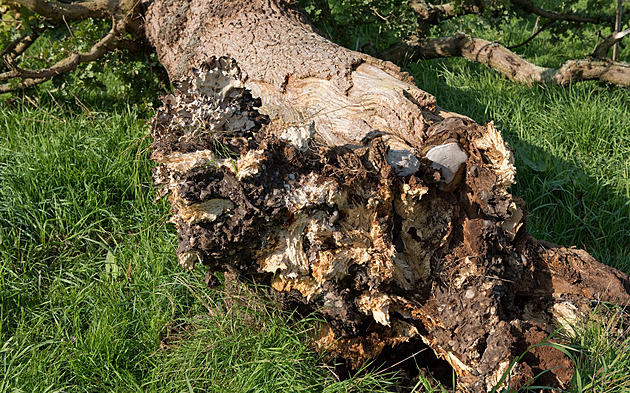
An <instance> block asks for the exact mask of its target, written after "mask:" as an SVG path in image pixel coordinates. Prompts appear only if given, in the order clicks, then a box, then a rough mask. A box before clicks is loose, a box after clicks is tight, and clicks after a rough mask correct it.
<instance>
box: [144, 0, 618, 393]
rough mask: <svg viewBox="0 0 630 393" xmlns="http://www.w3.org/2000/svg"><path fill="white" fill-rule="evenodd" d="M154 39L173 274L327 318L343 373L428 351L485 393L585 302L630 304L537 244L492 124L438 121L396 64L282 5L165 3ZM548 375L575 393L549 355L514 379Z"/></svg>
mask: <svg viewBox="0 0 630 393" xmlns="http://www.w3.org/2000/svg"><path fill="white" fill-rule="evenodd" d="M175 15H177V17H175ZM147 27H148V29H147V33H148V35H149V37H150V39H151V40H152V42H153V44H154V45H155V46H156V49H157V52H158V55H159V56H160V60H161V62H162V63H163V64H164V65H165V67H166V68H167V70H168V72H169V75H170V76H171V78H172V79H173V80H179V82H178V83H177V84H176V87H177V91H176V92H175V93H174V94H173V95H169V96H167V97H166V98H165V99H164V106H163V108H162V109H161V110H160V111H159V113H158V114H157V115H156V117H155V119H154V121H153V124H152V134H153V137H154V138H155V142H154V145H153V149H154V152H153V159H154V160H156V161H157V162H158V163H160V166H158V167H157V168H156V172H155V181H156V183H157V184H160V185H161V186H162V187H163V191H162V192H161V195H167V194H168V195H169V198H170V201H171V204H172V206H173V210H174V212H175V214H174V216H173V218H172V221H173V222H174V223H175V225H176V226H177V229H178V251H177V252H178V257H179V260H180V263H181V264H182V265H183V266H184V267H186V268H192V267H193V266H194V265H195V264H196V263H198V262H201V263H203V264H204V265H206V266H208V267H209V269H211V270H215V271H216V270H219V271H229V272H231V273H237V274H240V275H246V276H253V277H256V278H257V279H259V280H263V281H265V282H267V283H269V285H271V287H273V288H274V289H275V290H276V291H277V293H278V296H279V298H280V300H281V301H282V302H283V303H284V304H287V305H300V306H301V307H303V308H304V307H305V308H307V309H309V310H313V311H319V312H320V313H321V314H322V315H323V316H324V317H325V318H326V320H327V322H328V325H327V326H325V327H324V329H323V330H322V336H321V338H320V341H319V345H320V347H321V348H323V349H325V350H326V351H328V352H329V353H330V354H332V355H334V356H339V357H341V358H344V359H346V360H347V362H348V364H349V365H351V366H353V367H357V366H358V365H360V364H361V363H362V362H363V361H365V360H367V359H369V358H373V357H375V356H378V354H379V353H381V352H382V351H383V350H384V349H385V348H387V347H391V346H396V345H399V344H400V343H403V342H406V341H408V340H410V339H418V338H420V339H421V340H423V341H424V342H425V343H426V344H427V345H428V346H429V347H430V348H431V349H432V350H433V352H434V353H435V354H436V355H437V356H438V357H440V358H442V359H444V360H446V361H447V362H449V363H450V364H451V366H452V367H453V369H454V370H455V372H456V374H457V377H458V389H460V390H462V391H475V392H483V391H487V390H489V389H491V388H492V387H493V386H494V385H495V384H497V383H498V381H499V380H500V378H501V376H502V375H503V373H505V372H506V370H507V368H508V366H509V364H510V361H511V360H512V359H514V357H515V356H518V355H520V354H521V353H522V352H523V351H524V350H525V349H526V348H527V347H528V346H530V345H532V344H536V343H537V342H539V341H540V340H541V339H542V338H544V337H546V335H547V333H548V332H550V331H551V330H554V329H555V327H556V326H558V324H562V323H563V321H567V320H570V319H571V318H575V317H576V316H577V315H578V314H579V313H580V312H583V311H587V310H588V301H589V300H590V299H593V298H596V297H598V298H600V299H602V300H609V301H614V302H617V303H626V302H628V300H630V296H629V293H630V285H629V283H628V278H627V276H625V275H624V274H622V273H620V272H618V271H615V270H614V269H612V268H609V267H606V266H604V265H601V264H599V263H598V262H596V261H595V260H593V259H592V258H591V257H590V256H589V255H588V254H587V253H585V252H583V251H579V250H574V249H567V248H563V247H560V246H555V245H550V244H548V243H543V242H539V241H537V240H535V239H533V238H532V237H531V236H530V235H529V234H528V233H527V230H526V213H525V208H524V204H523V202H522V200H521V199H519V198H518V197H515V196H512V195H511V194H510V193H509V191H508V189H509V186H510V185H511V184H512V183H513V182H514V173H515V169H514V165H513V157H512V152H511V151H510V149H509V147H508V146H507V145H506V143H505V142H504V141H503V139H502V137H501V134H500V132H499V131H498V130H497V129H496V128H495V127H494V125H493V124H492V123H490V124H487V125H479V124H476V123H475V122H473V121H472V120H470V119H468V118H466V117H465V116H461V115H457V114H453V113H449V112H446V111H444V110H443V109H441V108H440V107H438V106H437V105H436V102H435V99H434V98H433V97H432V96H431V95H429V94H427V93H426V92H423V91H422V90H420V89H418V88H417V87H416V86H415V85H414V84H413V80H412V79H411V78H410V77H409V76H408V75H407V74H405V73H403V72H401V71H400V70H399V69H398V68H397V67H396V66H394V65H393V64H391V63H387V62H383V61H380V60H377V59H374V58H371V57H369V56H366V55H363V54H359V53H355V52H352V51H349V50H347V49H344V48H341V47H338V46H336V45H335V44H332V43H330V42H329V41H327V40H325V39H324V38H323V37H321V36H319V35H318V34H317V33H316V32H315V31H314V30H313V29H312V28H311V27H310V26H309V25H308V24H306V23H305V22H304V20H303V19H302V18H301V16H300V15H299V14H298V13H296V12H294V11H293V10H291V9H288V8H287V7H286V5H285V4H283V3H276V2H275V1H270V2H263V1H260V2H258V1H254V2H250V1H230V2H221V3H220V4H219V3H218V2H208V1H202V0H192V1H190V2H186V3H178V2H171V1H161V0H156V1H155V2H154V3H153V5H152V6H151V8H150V9H149V10H148V12H147ZM225 37H229V39H226V38H225ZM419 356H421V355H419ZM528 359H529V360H528ZM554 362H555V363H556V364H558V362H561V363H560V365H561V366H562V367H560V368H558V369H552V370H550V371H548V373H547V374H546V378H548V380H549V381H550V382H548V383H551V384H553V385H555V386H556V387H558V388H564V387H566V386H567V384H568V381H569V379H570V377H571V372H570V370H569V368H570V361H569V360H568V359H567V358H565V357H564V356H563V355H562V354H560V353H559V352H557V351H556V352H554V351H550V350H536V351H533V352H532V354H531V356H529V357H527V358H524V359H523V362H521V363H519V364H518V365H516V366H515V367H514V368H513V369H512V370H511V376H510V380H511V381H512V382H513V383H518V382H519V381H520V383H527V381H528V380H529V379H530V378H532V377H533V376H534V375H536V374H537V373H538V372H540V371H542V370H541V369H540V367H541V365H547V364H552V363H554Z"/></svg>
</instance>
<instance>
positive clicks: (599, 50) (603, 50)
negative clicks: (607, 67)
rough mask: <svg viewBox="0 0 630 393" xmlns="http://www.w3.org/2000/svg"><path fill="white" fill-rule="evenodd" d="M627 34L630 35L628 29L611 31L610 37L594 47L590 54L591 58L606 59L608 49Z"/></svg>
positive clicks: (629, 29)
mask: <svg viewBox="0 0 630 393" xmlns="http://www.w3.org/2000/svg"><path fill="white" fill-rule="evenodd" d="M628 34H630V28H628V29H626V30H623V31H613V32H612V34H611V35H609V36H608V37H606V38H604V40H603V41H602V42H600V43H599V45H597V46H596V47H595V49H594V50H593V53H591V57H595V58H597V59H603V58H606V57H607V55H608V51H609V50H610V48H612V47H613V46H614V45H615V44H616V43H618V42H619V41H621V40H622V39H623V38H624V37H626V36H627V35H628Z"/></svg>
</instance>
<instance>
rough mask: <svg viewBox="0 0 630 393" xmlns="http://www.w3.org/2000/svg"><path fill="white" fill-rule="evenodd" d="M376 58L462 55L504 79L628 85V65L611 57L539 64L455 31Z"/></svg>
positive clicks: (629, 66)
mask: <svg viewBox="0 0 630 393" xmlns="http://www.w3.org/2000/svg"><path fill="white" fill-rule="evenodd" d="M379 57H381V58H383V59H386V60H390V61H394V62H401V61H404V60H410V59H411V60H425V59H435V58H442V57H464V58H465V59H467V60H470V61H474V62H476V63H481V64H484V65H486V66H488V67H489V68H492V69H494V70H495V71H498V72H499V73H501V74H502V75H504V76H505V77H507V78H508V79H510V80H512V81H514V82H517V83H523V84H527V85H531V84H535V83H540V84H557V85H567V84H569V83H571V82H578V81H585V80H600V81H604V82H608V83H612V84H616V85H620V86H626V87H628V86H630V65H629V64H626V63H618V62H613V61H611V60H604V59H602V60H595V59H584V60H569V61H567V62H565V63H564V64H563V65H562V66H561V67H559V68H547V67H540V66H537V65H535V64H532V63H530V62H528V61H527V60H524V59H523V58H521V57H519V56H518V55H517V54H515V53H514V52H512V51H510V50H509V49H507V48H505V47H504V46H502V45H499V44H497V43H494V42H490V41H486V40H483V39H480V38H475V37H468V36H466V35H464V34H456V35H454V36H449V37H440V38H430V39H425V40H420V41H417V42H413V43H405V44H398V45H395V46H393V47H391V48H390V49H388V50H386V51H385V52H383V53H381V54H380V55H379Z"/></svg>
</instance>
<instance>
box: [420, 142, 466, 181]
mask: <svg viewBox="0 0 630 393" xmlns="http://www.w3.org/2000/svg"><path fill="white" fill-rule="evenodd" d="M426 157H427V158H428V159H429V160H431V161H432V162H433V164H431V167H433V168H435V169H437V170H439V171H440V173H441V174H442V177H443V178H444V183H446V184H451V182H452V181H453V180H454V179H455V176H456V175H457V174H458V173H460V171H461V169H462V167H463V166H464V163H465V162H466V160H467V159H468V155H467V154H466V153H465V152H464V151H463V150H462V149H461V148H460V147H459V145H458V144H457V143H455V142H451V143H445V144H443V145H439V146H434V147H432V148H431V149H429V151H427V154H426Z"/></svg>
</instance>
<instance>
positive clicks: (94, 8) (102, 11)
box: [15, 0, 117, 23]
mask: <svg viewBox="0 0 630 393" xmlns="http://www.w3.org/2000/svg"><path fill="white" fill-rule="evenodd" d="M15 2H16V3H17V4H19V5H21V6H23V7H26V8H28V9H29V10H31V11H33V12H35V13H36V14H39V15H41V16H42V17H44V18H46V19H48V20H50V21H53V22H58V23H61V22H63V21H64V18H65V19H66V20H84V19H88V18H96V19H102V18H107V17H109V16H111V15H113V13H111V11H112V10H114V9H115V8H116V5H117V2H115V1H112V0H95V1H81V2H73V3H61V2H59V1H54V0H53V1H42V0H15Z"/></svg>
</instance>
